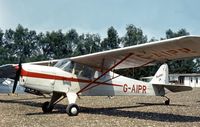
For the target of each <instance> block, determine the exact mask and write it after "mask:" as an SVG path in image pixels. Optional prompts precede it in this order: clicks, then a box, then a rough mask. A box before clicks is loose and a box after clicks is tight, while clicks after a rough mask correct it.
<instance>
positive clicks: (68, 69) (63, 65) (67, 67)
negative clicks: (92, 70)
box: [54, 59, 74, 73]
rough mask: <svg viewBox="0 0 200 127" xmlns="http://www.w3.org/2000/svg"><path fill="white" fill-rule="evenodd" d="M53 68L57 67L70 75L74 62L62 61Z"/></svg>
mask: <svg viewBox="0 0 200 127" xmlns="http://www.w3.org/2000/svg"><path fill="white" fill-rule="evenodd" d="M54 67H58V68H60V69H62V70H64V71H66V72H70V73H72V70H73V68H74V62H73V61H70V60H69V59H64V60H60V61H59V62H58V63H56V64H55V65H54Z"/></svg>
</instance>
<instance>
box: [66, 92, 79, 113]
mask: <svg viewBox="0 0 200 127" xmlns="http://www.w3.org/2000/svg"><path fill="white" fill-rule="evenodd" d="M67 99H68V102H69V105H68V106H67V109H66V112H67V114H68V115H69V116H77V115H78V114H79V111H80V109H79V107H78V105H77V104H75V102H76V99H77V94H76V93H71V92H68V93H67Z"/></svg>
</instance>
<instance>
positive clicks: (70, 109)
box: [66, 104, 80, 116]
mask: <svg viewBox="0 0 200 127" xmlns="http://www.w3.org/2000/svg"><path fill="white" fill-rule="evenodd" d="M66 111H67V114H68V115H69V116H77V115H78V114H79V111H80V109H79V107H78V105H77V104H69V105H68V106H67V109H66Z"/></svg>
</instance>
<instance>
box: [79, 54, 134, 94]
mask: <svg viewBox="0 0 200 127" xmlns="http://www.w3.org/2000/svg"><path fill="white" fill-rule="evenodd" d="M131 55H132V53H129V54H128V55H127V56H125V57H124V58H123V59H122V60H120V61H119V62H117V63H116V64H114V65H113V66H112V67H110V68H109V69H107V70H106V71H105V72H104V73H103V74H101V75H100V76H99V77H98V78H96V79H95V80H93V81H91V82H90V83H89V84H88V85H87V86H85V87H83V88H82V89H81V90H79V91H78V92H77V94H79V93H81V92H83V91H84V90H85V89H87V88H88V87H89V86H90V85H91V84H92V83H95V82H96V81H97V80H99V79H100V78H101V77H103V76H104V75H105V74H107V73H108V72H109V71H111V70H112V69H113V68H115V67H116V66H118V65H119V64H120V63H122V62H123V61H125V60H126V59H127V58H129V57H130V56H131Z"/></svg>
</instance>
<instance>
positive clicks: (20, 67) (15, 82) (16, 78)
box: [12, 59, 22, 93]
mask: <svg viewBox="0 0 200 127" xmlns="http://www.w3.org/2000/svg"><path fill="white" fill-rule="evenodd" d="M21 70H22V63H21V59H20V60H19V64H18V69H17V71H16V75H15V79H14V85H13V89H12V93H15V90H16V87H17V83H18V81H19V78H20V75H21Z"/></svg>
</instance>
